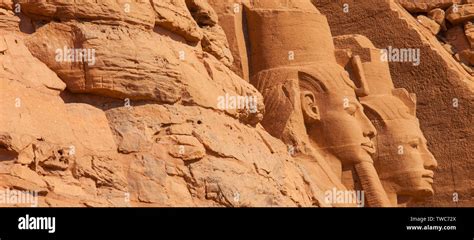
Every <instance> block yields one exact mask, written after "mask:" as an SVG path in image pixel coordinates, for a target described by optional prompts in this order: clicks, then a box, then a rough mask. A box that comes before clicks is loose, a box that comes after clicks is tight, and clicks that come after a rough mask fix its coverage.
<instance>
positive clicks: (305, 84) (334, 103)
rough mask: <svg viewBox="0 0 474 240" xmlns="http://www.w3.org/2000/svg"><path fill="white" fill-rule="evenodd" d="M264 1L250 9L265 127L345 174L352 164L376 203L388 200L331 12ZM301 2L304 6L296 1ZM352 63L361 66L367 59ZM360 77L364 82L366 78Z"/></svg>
mask: <svg viewBox="0 0 474 240" xmlns="http://www.w3.org/2000/svg"><path fill="white" fill-rule="evenodd" d="M286 3H287V4H277V3H275V1H257V3H255V4H254V6H252V7H251V9H248V14H247V17H248V22H249V23H252V24H249V26H248V33H249V39H250V43H251V44H250V45H251V46H250V48H251V49H250V66H251V67H250V76H251V83H252V84H254V85H255V86H257V89H258V90H259V91H260V92H261V93H262V94H263V96H264V98H265V105H266V115H265V116H264V120H263V122H262V124H263V126H264V127H265V129H266V130H267V131H268V132H270V133H271V134H272V135H273V136H275V137H278V138H280V139H282V140H283V141H284V142H285V143H287V144H289V145H292V146H295V147H296V149H297V151H298V152H299V153H300V154H303V155H304V154H313V152H314V150H316V151H317V152H318V153H320V154H322V157H323V158H324V159H325V161H327V162H329V163H330V165H331V167H332V171H333V172H334V173H335V174H336V175H337V176H338V177H339V179H341V177H342V172H343V170H346V169H353V170H354V172H355V173H356V174H357V176H358V178H359V179H360V183H361V186H362V188H363V190H364V191H365V192H366V195H367V203H368V205H369V206H389V205H390V203H389V200H388V198H387V196H386V194H385V191H384V190H383V187H382V184H381V182H380V180H379V177H378V175H377V172H376V171H375V169H374V166H373V161H372V158H371V155H370V154H374V153H375V147H374V145H373V143H372V141H371V139H372V138H374V137H375V135H376V130H375V128H374V126H373V125H372V123H371V122H370V121H369V119H368V118H367V116H366V115H365V114H364V110H363V107H362V105H361V104H360V103H359V100H358V98H357V97H362V96H366V95H367V94H368V91H367V89H366V88H365V87H366V86H365V85H366V84H365V83H364V82H361V84H359V85H361V86H362V87H360V88H357V87H356V86H355V84H354V83H353V81H352V80H351V79H350V78H349V74H348V72H346V71H345V69H344V68H343V67H341V66H340V65H339V64H338V62H337V59H336V49H335V47H334V43H333V39H332V36H331V32H330V29H329V25H328V23H327V20H326V18H325V16H323V15H321V14H320V13H319V12H318V10H317V9H316V8H315V7H314V6H312V5H311V3H310V1H307V3H303V2H302V1H298V2H296V1H294V2H292V1H290V2H289V3H288V1H286ZM296 3H299V4H296ZM352 61H353V62H354V63H355V65H356V66H360V58H359V57H357V56H355V57H354V58H353V59H352ZM359 79H361V80H363V78H362V77H359Z"/></svg>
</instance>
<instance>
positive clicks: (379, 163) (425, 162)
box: [374, 118, 437, 198]
mask: <svg viewBox="0 0 474 240" xmlns="http://www.w3.org/2000/svg"><path fill="white" fill-rule="evenodd" d="M384 123H385V127H383V129H378V130H379V135H378V136H377V140H376V144H377V153H376V154H375V155H374V157H375V158H374V160H375V162H374V164H375V168H376V169H377V172H378V173H379V177H380V179H381V180H383V181H388V182H390V183H391V184H392V186H393V187H394V188H395V191H396V192H397V195H405V196H411V197H415V198H423V197H426V196H430V195H432V194H433V188H432V184H433V175H434V172H433V171H434V170H435V169H436V167H437V162H436V160H435V158H434V156H433V155H432V154H431V152H430V151H429V150H428V147H427V144H426V139H425V138H424V136H423V133H422V132H421V130H420V127H419V124H418V120H417V119H416V118H412V119H397V120H389V121H385V122H384Z"/></svg>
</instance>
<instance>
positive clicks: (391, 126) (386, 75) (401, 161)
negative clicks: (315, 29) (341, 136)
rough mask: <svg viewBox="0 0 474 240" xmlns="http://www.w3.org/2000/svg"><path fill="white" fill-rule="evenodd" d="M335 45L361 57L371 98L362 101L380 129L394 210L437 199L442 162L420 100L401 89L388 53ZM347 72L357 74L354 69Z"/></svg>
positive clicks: (361, 44)
mask: <svg viewBox="0 0 474 240" xmlns="http://www.w3.org/2000/svg"><path fill="white" fill-rule="evenodd" d="M334 43H335V44H336V46H337V48H338V49H346V51H347V52H348V53H349V54H348V55H350V54H357V55H358V56H360V57H361V64H362V70H363V77H364V78H365V80H364V81H365V82H366V84H367V89H368V90H370V94H369V95H368V96H366V97H363V98H361V99H360V100H361V103H362V104H363V105H364V109H365V112H366V114H367V116H368V117H369V118H370V120H371V121H372V122H373V123H374V125H375V126H376V128H377V132H378V135H377V137H376V146H377V152H376V154H374V155H373V159H374V164H375V168H376V169H377V172H378V174H379V177H380V179H381V181H382V183H383V185H384V189H385V191H386V192H387V194H388V196H389V198H390V201H391V204H392V205H393V206H397V205H398V206H404V205H406V204H407V203H409V201H410V200H412V199H420V198H424V197H427V196H431V195H432V194H433V188H432V186H431V185H432V184H433V174H434V172H433V170H434V169H435V168H436V166H437V162H436V160H435V159H434V157H433V155H432V154H431V152H430V151H429V150H428V147H427V144H426V142H427V141H426V139H425V137H424V136H423V133H422V132H421V129H420V125H419V121H418V119H417V118H416V96H415V95H414V94H409V93H408V92H407V91H406V90H405V89H402V88H398V89H395V87H394V85H393V82H392V78H391V76H390V69H389V66H388V63H387V62H383V61H382V59H383V58H382V54H383V52H382V51H381V50H379V49H376V48H375V46H373V44H372V43H371V42H370V40H369V39H367V38H366V37H364V36H361V35H350V36H338V37H335V38H334ZM342 62H347V60H346V61H342ZM343 65H344V64H343ZM347 66H348V68H349V71H351V70H350V68H351V67H352V66H351V65H347ZM351 72H352V71H351Z"/></svg>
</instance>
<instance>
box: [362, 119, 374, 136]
mask: <svg viewBox="0 0 474 240" xmlns="http://www.w3.org/2000/svg"><path fill="white" fill-rule="evenodd" d="M362 114H363V113H362ZM362 131H363V134H364V137H368V138H374V137H375V136H377V129H375V127H374V125H373V124H372V122H371V121H370V120H369V118H367V116H366V115H365V114H363V115H362Z"/></svg>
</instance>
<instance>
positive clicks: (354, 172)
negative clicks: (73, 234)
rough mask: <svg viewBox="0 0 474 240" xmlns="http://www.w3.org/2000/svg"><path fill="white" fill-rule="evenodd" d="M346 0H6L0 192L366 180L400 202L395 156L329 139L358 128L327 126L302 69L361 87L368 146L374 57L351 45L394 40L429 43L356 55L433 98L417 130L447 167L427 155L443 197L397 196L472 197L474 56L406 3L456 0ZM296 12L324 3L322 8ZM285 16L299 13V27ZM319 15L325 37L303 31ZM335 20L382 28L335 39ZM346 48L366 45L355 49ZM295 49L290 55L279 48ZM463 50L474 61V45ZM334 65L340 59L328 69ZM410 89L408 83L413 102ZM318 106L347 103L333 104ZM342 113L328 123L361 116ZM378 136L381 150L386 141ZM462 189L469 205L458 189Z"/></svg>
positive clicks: (327, 189)
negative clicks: (368, 87)
mask: <svg viewBox="0 0 474 240" xmlns="http://www.w3.org/2000/svg"><path fill="white" fill-rule="evenodd" d="M336 2H337V1H336ZM336 2H334V1H324V0H321V1H318V0H315V1H313V2H311V1H309V0H308V1H303V0H302V1H283V0H282V1H270V0H262V1H233V0H228V1H217V0H209V1H207V0H134V1H129V0H103V1H93V0H86V1H68V0H47V1H30V0H17V1H11V0H1V2H0V96H1V98H0V99H1V100H2V101H1V103H0V188H1V189H16V190H21V191H34V192H36V193H38V195H39V205H40V206H81V207H85V206H92V207H95V206H140V207H142V206H143V207H153V206H235V207H255V206H266V207H268V206H291V207H297V206H318V207H330V206H354V204H356V203H348V202H331V201H330V202H328V200H327V195H328V193H332V192H336V191H344V192H348V191H352V190H363V191H365V192H366V193H367V194H368V196H367V197H368V198H369V199H366V200H367V204H368V205H369V206H379V205H377V204H379V203H380V204H381V206H388V205H387V204H389V203H388V202H387V201H384V196H385V195H386V192H390V191H388V190H387V189H388V188H391V187H392V183H391V182H390V181H389V180H387V181H384V178H383V177H379V175H380V173H381V172H384V171H389V172H390V170H387V169H386V167H385V168H384V167H383V166H382V168H384V169H380V168H377V166H378V165H377V164H375V168H374V166H373V165H374V164H372V165H371V164H369V165H364V164H365V163H366V162H364V161H365V160H364V161H362V163H361V162H357V161H355V162H351V161H349V160H347V159H351V158H357V157H348V158H347V159H346V157H344V156H345V155H344V154H342V153H341V152H346V151H347V150H345V149H343V150H337V151H339V152H337V153H335V152H334V151H332V150H331V151H327V149H332V148H333V146H332V145H331V144H339V145H344V144H345V143H344V142H343V141H342V140H340V139H343V138H345V137H347V136H349V137H351V135H350V134H352V132H350V134H348V133H346V132H345V131H346V130H345V129H344V128H338V127H337V126H335V127H331V128H327V129H323V130H321V131H320V130H317V128H318V127H319V126H320V125H318V126H316V125H313V124H314V122H315V120H314V119H311V117H314V116H313V115H311V112H309V113H308V112H307V111H306V110H307V109H306V108H305V106H306V105H305V104H306V103H307V102H306V100H308V99H309V100H311V101H316V99H319V98H318V96H317V95H316V97H315V98H307V97H302V98H301V99H300V95H301V94H302V95H301V96H303V95H304V93H306V92H307V91H306V90H309V88H307V85H305V84H303V83H301V82H304V81H306V79H307V78H318V77H319V76H323V77H327V78H331V79H333V78H334V79H336V78H337V79H338V81H339V80H340V81H343V82H345V83H347V84H348V85H350V86H351V88H348V87H347V86H346V88H344V90H337V89H342V88H331V86H329V85H327V86H323V87H322V88H318V89H325V90H328V89H329V91H330V95H331V94H336V95H334V96H337V99H339V98H340V99H339V100H340V101H342V100H343V99H346V97H347V96H348V97H347V98H350V100H351V101H354V102H351V106H352V105H355V106H357V107H358V110H357V113H351V114H352V115H356V117H357V119H358V122H363V124H365V125H364V126H362V127H361V131H362V132H363V135H364V136H363V137H364V139H365V140H367V139H368V141H369V142H370V141H371V139H373V138H374V137H375V134H376V130H375V127H374V126H372V124H371V123H370V122H369V120H371V121H372V122H373V120H374V119H372V118H370V116H371V115H370V114H369V113H364V111H363V110H362V104H363V103H364V101H363V98H362V97H363V96H362V95H363V94H362V95H361V93H363V87H360V84H361V82H360V81H357V79H359V80H361V79H365V77H364V76H363V75H364V73H361V72H358V71H363V69H364V67H361V66H362V65H357V64H359V62H358V61H357V60H358V59H360V57H359V56H356V54H353V53H355V52H357V51H359V50H360V48H364V49H369V48H370V49H372V50H371V51H379V50H378V49H384V48H387V47H388V46H392V47H394V48H420V49H421V52H422V54H421V58H422V59H421V61H420V64H419V66H416V67H415V66H412V65H409V64H403V63H397V62H389V65H387V64H385V65H384V63H378V62H376V61H375V60H373V61H372V60H371V58H369V57H364V56H365V55H363V54H362V53H360V54H359V53H358V54H359V55H360V56H362V61H361V63H360V64H365V65H363V66H365V72H367V73H368V75H367V78H370V76H373V75H377V76H382V77H384V78H385V79H386V80H387V82H386V83H384V84H385V85H384V86H389V87H387V89H390V90H389V91H390V94H389V95H390V97H389V98H392V97H393V96H392V95H391V94H392V93H391V91H392V88H396V87H397V88H405V89H407V90H408V92H410V93H415V94H416V95H417V96H418V97H417V103H416V112H417V117H418V119H419V122H420V125H419V126H418V125H416V126H415V127H414V128H413V129H415V130H416V131H418V130H417V129H419V128H420V127H421V130H422V131H423V133H424V135H425V136H426V140H427V143H428V148H429V151H431V152H432V153H433V155H434V157H435V158H436V160H437V161H438V163H439V164H438V165H439V166H437V167H436V166H435V165H436V163H434V164H433V165H432V166H429V168H430V169H431V168H433V170H434V169H435V168H436V170H435V177H434V184H433V188H434V196H432V197H430V196H431V194H432V193H431V192H430V193H431V194H428V195H430V196H429V197H428V199H427V198H426V196H424V195H423V194H422V195H423V198H420V199H418V197H419V196H421V195H419V193H418V192H417V193H412V192H410V193H409V194H408V193H405V192H403V194H402V193H400V192H394V193H393V194H395V195H396V194H402V195H403V196H405V195H407V196H409V197H410V199H412V197H413V198H416V201H409V203H408V205H409V206H413V205H422V206H451V205H453V204H454V205H461V206H472V204H473V199H472V195H471V194H472V181H473V179H472V173H473V172H474V170H473V169H472V163H473V155H474V153H473V152H472V151H473V149H474V146H472V145H473V142H474V139H472V138H473V130H472V127H471V126H470V123H471V122H472V120H473V110H472V105H473V96H474V95H473V91H474V84H473V79H472V77H471V75H470V74H469V73H468V72H467V68H466V67H469V66H467V65H469V64H464V63H462V61H461V63H459V62H458V61H456V58H455V57H453V55H455V54H453V53H449V52H446V50H445V49H446V47H443V46H442V44H441V43H440V42H439V41H438V40H437V39H436V37H435V35H436V34H438V33H439V32H438V29H437V28H442V26H443V22H444V20H440V21H439V23H436V24H438V25H435V28H436V29H435V30H434V31H435V33H433V30H432V29H430V28H429V26H428V28H427V27H426V26H425V25H423V24H422V23H420V22H417V21H416V20H415V18H414V17H413V16H412V15H410V14H409V13H408V12H406V11H405V10H404V9H403V8H402V6H403V7H406V8H407V9H408V10H410V11H411V12H413V13H419V12H422V13H428V12H429V11H432V10H433V9H438V8H439V9H447V8H448V7H450V6H451V7H452V5H453V3H455V2H456V1H427V3H426V4H418V3H417V4H413V3H410V1H400V2H401V4H399V3H397V2H395V1H388V0H387V1H383V3H380V1H372V0H364V1H362V2H360V1H346V2H348V4H349V6H350V10H349V13H346V12H344V11H343V10H342V9H341V6H342V5H343V3H342V2H340V3H336ZM375 2H376V3H375ZM407 2H408V3H407ZM428 2H429V3H428ZM461 3H464V2H462V1H459V4H461ZM470 5H471V4H470V3H466V6H465V8H466V9H468V8H469V7H470ZM443 11H444V10H443ZM377 12H380V14H376V13H377ZM292 13H295V14H296V15H298V16H303V15H304V16H308V18H305V20H306V21H307V22H300V23H298V20H294V18H292V17H291V15H289V14H292ZM433 14H434V13H433ZM463 14H464V15H462V14H461V15H460V16H458V15H456V16H454V15H453V16H452V20H451V22H460V21H463V23H465V21H464V20H457V19H464V18H468V17H466V16H465V15H469V14H470V13H469V11H468V10H466V11H463ZM323 15H325V16H326V17H327V19H328V21H326V17H324V16H323ZM426 15H428V14H426ZM285 19H293V20H290V21H289V22H288V23H289V25H290V27H288V26H287V25H286V23H285ZM374 19H375V21H374ZM443 19H444V18H443ZM448 19H451V18H449V17H448ZM430 21H435V20H430ZM328 22H329V25H328ZM377 22H379V23H380V22H384V24H383V25H382V26H380V24H376V23H377ZM260 23H261V24H260ZM431 23H432V22H429V24H431ZM466 25H467V24H466ZM291 26H299V28H298V27H295V28H292V27H291ZM313 26H314V29H311V28H313ZM436 26H437V27H436ZM445 27H446V26H445ZM447 27H448V28H449V29H448V28H446V29H445V30H444V31H446V32H449V31H455V30H452V29H454V28H455V27H452V28H451V26H450V25H449V24H448V26H447ZM303 28H307V29H308V30H307V31H306V35H308V36H311V37H310V38H305V37H302V36H297V34H303V35H304V34H305V33H304V32H301V31H300V29H303ZM467 28H468V27H465V29H466V32H467V31H468V30H467ZM277 30H278V31H277ZM331 32H332V35H333V36H339V35H347V34H361V35H364V36H365V37H367V39H368V40H367V43H366V42H364V43H363V44H361V43H360V42H358V41H366V40H360V39H365V37H353V36H351V37H346V38H344V39H349V40H341V39H340V38H339V40H338V38H337V37H336V38H335V39H333V38H332V36H331ZM319 34H320V35H319ZM261 36H263V37H261ZM268 36H270V37H268ZM271 36H273V37H271ZM463 36H464V35H463ZM469 36H470V35H469V34H467V33H466V36H465V37H467V38H468V39H469ZM266 37H268V38H266ZM313 37H314V38H313ZM318 38H319V39H318ZM265 39H267V40H265ZM271 39H273V40H271ZM305 39H310V40H311V41H306V40H305ZM314 39H316V40H314ZM354 39H355V40H354ZM448 39H449V37H448ZM266 41H267V42H266ZM272 41H274V43H276V44H281V46H279V45H270V43H273V42H272ZM338 41H339V42H338ZM370 41H371V42H373V45H372V43H368V42H370ZM293 43H295V44H294V46H295V47H294V48H292V49H287V48H286V47H288V45H291V44H293ZM334 43H336V44H334ZM261 44H267V45H265V46H262V45H261ZM313 44H314V46H313ZM446 44H448V43H446ZM455 44H456V43H451V45H455ZM342 45H344V48H352V50H350V51H349V50H347V49H346V50H347V51H346V50H344V51H341V49H340V48H343V47H341V46H342ZM321 46H324V49H323V50H321ZM361 46H362V47H361ZM336 48H337V49H336ZM357 49H359V50H357ZM261 50H262V51H267V50H268V51H267V52H266V53H263V52H260V51H261ZM280 50H281V52H282V53H284V54H282V55H283V56H277V55H272V54H273V52H272V51H274V52H275V53H281V52H279V51H280ZM463 50H465V51H466V52H465V54H464V55H463V56H466V57H467V58H468V56H469V51H471V46H468V47H466V48H465V49H463ZM360 51H362V50H360ZM364 51H365V50H364ZM304 53H308V54H304ZM294 55H296V57H295V56H294ZM301 55H304V58H303V60H304V61H301V59H302V58H300V56H301ZM458 55H459V54H458ZM280 57H282V58H281V59H280ZM292 57H293V59H292ZM373 59H375V58H373ZM463 59H464V58H463ZM351 61H352V62H354V64H355V65H351V66H353V67H348V66H349V65H350V63H351ZM371 61H372V62H371ZM328 62H333V63H334V64H333V65H330V64H328ZM375 62H376V63H375ZM274 63H278V64H274ZM370 63H372V64H375V65H376V66H375V65H370ZM377 64H378V65H377ZM461 64H464V65H466V67H463V66H462V65H461ZM336 65H337V66H336ZM369 65H370V66H369ZM325 66H326V68H328V69H333V70H331V71H329V72H325V70H321V69H324V68H325ZM357 66H359V68H358V67H357ZM374 66H375V67H374ZM370 67H372V68H370ZM469 68H470V67H469ZM318 69H319V70H318ZM360 69H362V70H360ZM370 69H373V70H372V72H371V70H370ZM282 74H283V75H284V76H285V77H286V78H285V79H280V76H283V75H282ZM305 74H306V75H305ZM370 74H373V75H370ZM334 76H335V77H334ZM341 76H342V77H341ZM360 76H362V77H360ZM339 78H340V79H339ZM262 79H263V80H262ZM268 79H270V81H267V80H268ZM279 79H280V80H281V81H280V80H279ZM295 79H296V80H295ZM298 79H299V81H300V83H298V81H297V80H298ZM354 79H356V80H355V81H354ZM351 80H352V81H351ZM392 80H393V83H392ZM334 82H337V81H336V80H334ZM348 82H350V83H348ZM369 82H370V79H369ZM362 84H363V82H362ZM371 84H375V85H372V88H373V89H378V90H380V89H381V88H384V87H383V86H382V87H375V86H376V85H377V82H376V83H371ZM343 85H344V84H343ZM382 85H383V84H382ZM326 87H327V89H326ZM347 89H349V90H347ZM354 89H355V92H354ZM331 91H332V92H331ZM405 92H406V94H405ZM408 92H407V91H405V90H404V92H400V91H398V92H397V94H395V95H394V96H395V97H396V98H397V99H402V100H401V102H402V105H403V104H407V106H411V104H413V101H412V100H413V98H410V97H412V95H409V94H408ZM338 94H345V95H340V96H341V97H339V95H338ZM367 94H368V92H367ZM328 96H329V95H328ZM331 96H332V95H331ZM313 97H314V96H313ZM454 99H456V103H458V105H456V107H453V101H454ZM344 101H345V100H344ZM359 101H360V103H359ZM396 101H399V100H396ZM311 104H314V102H311ZM347 104H348V105H349V102H348V103H347ZM340 105H341V106H342V105H343V103H342V102H341V104H340ZM338 106H339V105H338ZM359 106H360V108H359ZM347 108H349V107H346V106H345V103H344V111H347ZM314 109H315V108H314V107H313V108H312V109H310V110H314ZM410 109H412V110H413V111H412V112H413V113H414V112H415V110H414V108H410ZM315 111H316V112H317V113H318V114H319V113H320V112H321V113H322V114H324V113H325V112H326V111H327V112H329V115H331V114H330V112H331V111H330V110H324V109H323V108H322V106H319V110H315ZM354 111H356V110H354ZM404 111H405V110H404ZM365 115H368V116H369V118H367V117H366V116H365ZM331 116H332V115H331ZM335 116H336V118H334V119H333V120H324V119H318V121H320V122H323V123H324V122H325V121H328V122H327V124H322V125H323V126H330V123H329V122H339V121H341V122H343V121H345V120H344V119H345V117H339V116H338V115H335ZM282 117H283V118H285V119H284V120H282V119H281V118H282ZM321 118H324V116H322V117H321ZM366 120H367V121H366ZM382 120H385V119H382ZM415 120H416V119H415ZM416 121H417V120H416ZM363 124H362V125H363ZM369 125H370V126H369ZM374 125H376V124H374ZM331 126H332V125H331ZM401 128H403V126H401ZM366 129H370V130H368V131H366ZM415 130H414V131H415ZM351 131H352V130H351ZM377 131H380V130H379V129H377ZM318 134H319V135H318ZM420 134H421V133H420ZM315 136H316V137H315ZM332 136H334V137H332ZM315 138H316V139H315ZM336 138H337V139H336ZM335 139H336V140H335ZM423 139H424V137H423ZM365 140H362V141H365ZM325 143H328V144H326V145H327V146H325ZM329 143H330V144H329ZM423 144H425V142H423V143H421V145H422V146H421V147H423V146H424V145H423ZM357 147H358V148H360V147H361V146H359V143H358V146H357ZM363 148H364V149H367V148H369V149H368V150H367V152H369V153H371V154H375V153H374V152H372V150H375V149H374V148H375V145H373V144H369V145H364V146H363ZM335 151H336V150H335ZM395 151H396V150H395ZM429 151H428V150H427V152H428V153H429ZM428 153H427V154H428ZM364 154H365V155H364V157H361V158H364V159H365V156H366V155H367V153H366V152H364ZM429 154H431V153H429ZM343 155H344V156H343ZM346 155H347V154H346ZM367 156H368V155H367ZM373 158H374V159H375V157H373ZM369 159H370V157H369ZM370 161H371V160H367V162H370ZM396 164H398V163H396ZM400 165H401V166H402V167H405V166H406V165H404V163H400ZM361 166H363V167H361ZM409 167H410V166H408V168H409ZM425 167H426V166H425ZM426 168H428V167H426ZM430 171H431V170H430ZM392 172H395V170H393V171H392ZM420 177H421V176H420ZM431 178H433V176H432V175H431ZM382 186H383V188H384V189H385V190H384V189H383V188H382ZM429 188H430V187H429ZM453 193H457V194H459V201H456V202H453V201H452V196H453V195H452V194H453ZM402 195H400V196H398V198H401V196H402ZM389 197H390V196H389ZM394 198H395V199H396V198H397V196H394ZM398 204H400V200H399V202H398ZM0 205H1V204H0ZM390 205H394V206H395V205H397V201H396V200H395V201H394V200H393V199H391V202H390ZM1 206H4V205H1ZM7 206H11V205H7ZM16 206H22V205H21V204H17V205H16Z"/></svg>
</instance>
